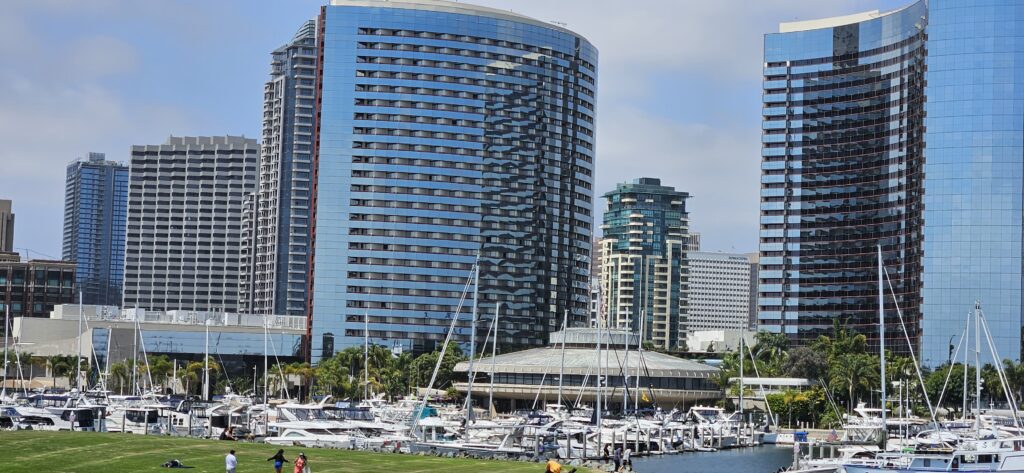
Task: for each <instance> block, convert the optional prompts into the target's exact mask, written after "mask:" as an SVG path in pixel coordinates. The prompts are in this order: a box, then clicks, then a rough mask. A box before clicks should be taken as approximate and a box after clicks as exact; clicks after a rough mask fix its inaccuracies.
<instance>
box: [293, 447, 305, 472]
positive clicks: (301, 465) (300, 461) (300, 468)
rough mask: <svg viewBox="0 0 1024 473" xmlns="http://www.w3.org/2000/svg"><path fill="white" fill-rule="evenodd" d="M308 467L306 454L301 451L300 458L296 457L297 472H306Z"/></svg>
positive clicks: (295, 469)
mask: <svg viewBox="0 0 1024 473" xmlns="http://www.w3.org/2000/svg"><path fill="white" fill-rule="evenodd" d="M305 469H306V454H305V453H301V452H300V453H299V456H298V458H296V459H295V468H294V471H295V473H305Z"/></svg>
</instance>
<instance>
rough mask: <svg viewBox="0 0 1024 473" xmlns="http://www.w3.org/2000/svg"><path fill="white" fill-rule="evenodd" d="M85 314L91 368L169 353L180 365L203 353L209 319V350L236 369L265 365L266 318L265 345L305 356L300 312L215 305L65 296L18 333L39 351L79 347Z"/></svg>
mask: <svg viewBox="0 0 1024 473" xmlns="http://www.w3.org/2000/svg"><path fill="white" fill-rule="evenodd" d="M80 310H81V314H82V317H83V319H82V323H81V327H82V332H81V333H82V334H84V336H83V337H82V354H83V357H85V358H88V359H89V360H95V361H96V363H94V364H93V363H90V364H91V365H92V366H93V367H94V368H105V367H106V366H107V364H108V363H118V362H121V361H124V360H130V359H132V357H133V355H136V356H137V357H138V359H140V360H141V359H142V355H143V354H148V355H167V357H168V358H170V359H172V360H177V362H178V363H179V366H181V365H182V364H184V363H185V362H187V361H198V360H202V359H203V354H204V353H205V351H206V339H207V337H206V329H207V327H206V324H207V323H209V333H210V336H209V340H210V344H209V347H210V356H212V357H214V359H215V360H217V362H218V363H221V364H222V365H223V366H225V368H226V369H227V370H228V371H229V372H231V373H233V375H248V376H252V374H253V370H252V367H253V366H259V369H260V370H262V367H263V355H264V353H265V352H264V328H263V327H264V324H266V326H267V330H266V347H267V351H266V353H267V354H268V355H270V356H271V357H272V358H271V365H273V364H274V363H275V362H276V361H274V358H273V357H276V358H277V359H279V360H280V361H281V362H282V363H289V362H293V361H302V360H303V359H304V343H305V335H306V318H305V317H303V316H285V315H266V314H238V313H231V312H219V311H218V312H210V311H189V310H172V311H152V310H145V309H120V308H118V307H116V306H96V305H83V306H81V307H79V305H78V304H64V305H57V306H55V307H53V309H52V311H51V312H50V313H49V314H48V316H47V317H43V318H15V319H14V320H13V322H14V323H13V331H12V333H13V334H14V337H15V338H16V339H17V340H18V342H19V343H26V344H30V346H31V351H32V353H33V354H34V355H37V356H54V355H64V356H75V355H77V354H78V334H79V331H78V330H79V325H80V324H79V322H78V320H79V311H80Z"/></svg>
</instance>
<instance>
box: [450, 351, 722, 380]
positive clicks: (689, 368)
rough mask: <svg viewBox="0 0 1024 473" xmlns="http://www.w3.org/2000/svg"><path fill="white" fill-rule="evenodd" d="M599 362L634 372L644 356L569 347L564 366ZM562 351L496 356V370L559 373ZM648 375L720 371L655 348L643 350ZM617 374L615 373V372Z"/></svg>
mask: <svg viewBox="0 0 1024 473" xmlns="http://www.w3.org/2000/svg"><path fill="white" fill-rule="evenodd" d="M599 360H600V361H601V363H600V365H601V366H603V367H608V369H610V370H612V371H613V372H614V371H620V370H621V369H622V368H620V367H625V369H626V370H627V371H629V372H635V371H636V369H637V366H638V364H640V361H641V358H640V357H639V356H637V354H636V351H635V350H633V351H631V352H630V353H629V356H628V357H627V356H626V351H625V350H622V349H618V350H604V351H602V352H601V356H600V358H599V357H598V354H597V350H595V349H593V348H566V349H565V368H564V373H565V374H567V375H581V376H586V375H588V374H590V375H594V374H596V373H597V371H596V368H597V366H598V361H599ZM561 362H562V350H561V348H556V347H554V346H551V347H547V348H533V349H529V350H523V351H517V352H514V353H505V354H501V355H498V356H496V357H494V370H495V372H498V373H523V374H543V373H547V374H548V375H549V376H558V373H559V372H561V371H562V363H561ZM476 367H477V368H478V369H480V370H481V371H484V372H490V370H491V358H490V357H486V358H483V359H481V360H479V361H478V362H477V363H476ZM641 369H643V370H644V373H645V376H650V377H674V378H680V377H687V378H707V377H710V376H712V375H713V374H714V373H717V372H718V368H715V367H712V366H708V365H705V364H703V363H699V362H696V361H692V360H684V359H682V358H676V357H674V356H670V355H665V354H663V353H657V352H652V351H644V352H643V366H641ZM455 371H458V372H466V371H469V362H466V361H463V362H461V363H459V364H457V365H455ZM613 374H614V373H613Z"/></svg>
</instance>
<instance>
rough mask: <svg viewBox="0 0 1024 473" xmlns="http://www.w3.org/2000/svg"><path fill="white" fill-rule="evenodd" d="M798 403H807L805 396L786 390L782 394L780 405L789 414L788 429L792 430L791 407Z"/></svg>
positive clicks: (793, 390)
mask: <svg viewBox="0 0 1024 473" xmlns="http://www.w3.org/2000/svg"><path fill="white" fill-rule="evenodd" d="M798 402H807V395H806V394H804V393H803V392H800V391H797V390H795V389H787V390H785V391H783V392H782V404H783V405H785V406H786V410H787V411H788V412H789V427H790V428H793V405H794V404H796V403H798Z"/></svg>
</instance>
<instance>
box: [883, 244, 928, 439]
mask: <svg viewBox="0 0 1024 473" xmlns="http://www.w3.org/2000/svg"><path fill="white" fill-rule="evenodd" d="M879 251H881V250H879ZM879 258H881V257H879ZM882 272H883V273H885V281H886V283H888V285H889V293H890V294H892V305H894V306H896V315H898V316H899V318H900V328H902V329H903V337H904V338H905V339H906V340H907V350H908V351H910V360H911V361H913V362H914V372H915V373H917V380H918V381H920V382H921V392H922V393H924V402H925V403H926V404H928V414H930V415H931V417H932V422H933V423H934V424H935V425H938V423H939V421H938V420H936V419H935V408H934V407H932V401H931V399H930V398H929V397H928V389H926V388H925V384H924V376H923V375H922V374H921V367H920V366H919V365H918V364H917V355H915V354H914V344H912V343H910V334H909V333H908V332H907V325H906V324H905V323H904V322H903V310H901V309H900V302H899V301H898V300H896V290H895V289H893V287H892V278H890V277H889V268H886V267H885V265H882ZM882 342H883V343H884V342H885V341H884V340H883V341H882ZM882 382H883V383H884V382H885V380H884V379H883V380H882ZM882 409H885V406H882ZM883 413H884V412H883Z"/></svg>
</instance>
